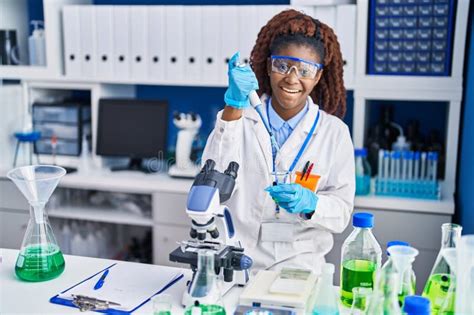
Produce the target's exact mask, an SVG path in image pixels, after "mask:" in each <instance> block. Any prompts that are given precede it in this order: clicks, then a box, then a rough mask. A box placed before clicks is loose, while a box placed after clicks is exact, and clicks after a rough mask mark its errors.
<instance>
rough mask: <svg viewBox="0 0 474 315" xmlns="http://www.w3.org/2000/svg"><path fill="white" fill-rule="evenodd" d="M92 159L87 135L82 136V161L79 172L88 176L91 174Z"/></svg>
mask: <svg viewBox="0 0 474 315" xmlns="http://www.w3.org/2000/svg"><path fill="white" fill-rule="evenodd" d="M90 162H91V157H90V153H89V142H88V141H87V135H86V134H83V135H82V144H81V159H80V164H79V172H80V173H83V174H87V173H89V172H90V170H91V167H90Z"/></svg>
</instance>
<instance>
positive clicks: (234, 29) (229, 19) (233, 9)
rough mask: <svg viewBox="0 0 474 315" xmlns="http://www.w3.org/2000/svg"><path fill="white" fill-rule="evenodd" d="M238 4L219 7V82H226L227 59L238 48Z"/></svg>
mask: <svg viewBox="0 0 474 315" xmlns="http://www.w3.org/2000/svg"><path fill="white" fill-rule="evenodd" d="M238 8H239V7H238V6H235V5H224V6H221V7H220V26H219V28H220V29H221V30H222V33H221V49H220V58H219V65H220V70H219V73H220V76H221V79H220V80H221V82H223V83H224V84H227V82H228V79H227V69H228V62H229V59H230V58H231V57H232V56H233V55H234V54H235V53H236V52H237V51H238V50H239V48H240V47H239V36H240V33H239V27H240V25H239V15H238Z"/></svg>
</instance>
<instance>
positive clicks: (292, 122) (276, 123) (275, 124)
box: [268, 98, 308, 130]
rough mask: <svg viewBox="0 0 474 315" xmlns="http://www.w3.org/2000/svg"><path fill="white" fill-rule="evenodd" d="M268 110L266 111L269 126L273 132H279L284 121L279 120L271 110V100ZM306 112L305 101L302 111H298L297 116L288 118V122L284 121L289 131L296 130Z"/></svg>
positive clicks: (270, 100) (306, 105)
mask: <svg viewBox="0 0 474 315" xmlns="http://www.w3.org/2000/svg"><path fill="white" fill-rule="evenodd" d="M268 102H269V106H268V107H269V109H268V118H269V119H270V125H271V126H272V128H273V129H275V130H280V129H281V127H283V125H284V124H285V120H283V118H281V117H280V116H279V115H278V114H277V112H276V111H275V110H274V109H273V106H272V99H271V98H270V99H269V101H268ZM307 111H308V101H306V104H305V105H304V107H303V109H302V110H300V112H299V113H298V114H296V115H295V116H294V117H292V118H290V119H289V120H287V121H286V123H287V124H288V125H289V126H290V128H291V130H294V129H295V128H296V125H298V123H299V122H300V121H301V119H303V117H304V115H305V114H306V112H307Z"/></svg>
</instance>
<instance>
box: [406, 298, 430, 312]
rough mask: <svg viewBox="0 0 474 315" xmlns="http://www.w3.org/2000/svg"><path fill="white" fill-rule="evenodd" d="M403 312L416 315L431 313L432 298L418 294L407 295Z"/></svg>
mask: <svg viewBox="0 0 474 315" xmlns="http://www.w3.org/2000/svg"><path fill="white" fill-rule="evenodd" d="M403 312H404V313H407V314H416V315H424V314H430V300H428V299H427V298H424V297H421V296H418V295H409V296H407V297H405V303H404V305H403Z"/></svg>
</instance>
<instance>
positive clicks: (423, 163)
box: [420, 152, 426, 180]
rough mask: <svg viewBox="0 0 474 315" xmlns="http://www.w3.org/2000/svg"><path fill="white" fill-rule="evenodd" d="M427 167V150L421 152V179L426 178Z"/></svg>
mask: <svg viewBox="0 0 474 315" xmlns="http://www.w3.org/2000/svg"><path fill="white" fill-rule="evenodd" d="M425 169H426V152H421V172H420V179H421V180H425V179H426V178H425Z"/></svg>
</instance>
